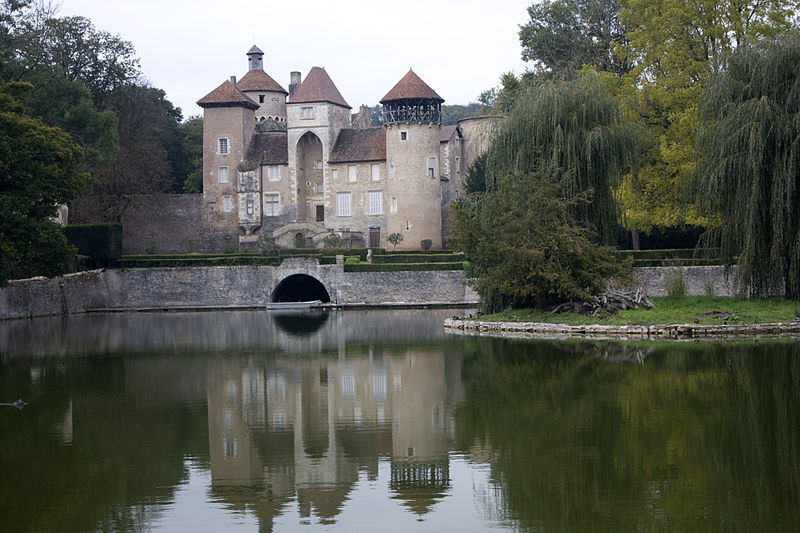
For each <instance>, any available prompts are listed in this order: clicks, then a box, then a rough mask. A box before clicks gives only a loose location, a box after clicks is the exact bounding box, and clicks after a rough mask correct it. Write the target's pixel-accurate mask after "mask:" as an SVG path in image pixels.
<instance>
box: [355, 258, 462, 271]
mask: <svg viewBox="0 0 800 533" xmlns="http://www.w3.org/2000/svg"><path fill="white" fill-rule="evenodd" d="M426 270H464V262H463V261H458V262H452V263H348V262H345V264H344V271H345V272H407V271H426Z"/></svg>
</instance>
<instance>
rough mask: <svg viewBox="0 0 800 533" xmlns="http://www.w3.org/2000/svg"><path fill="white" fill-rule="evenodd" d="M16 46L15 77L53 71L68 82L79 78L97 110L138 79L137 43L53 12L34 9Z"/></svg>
mask: <svg viewBox="0 0 800 533" xmlns="http://www.w3.org/2000/svg"><path fill="white" fill-rule="evenodd" d="M12 45H13V48H14V56H15V62H14V65H13V69H12V72H14V74H15V75H16V76H15V77H16V78H17V79H27V77H26V75H27V73H29V72H32V71H41V70H50V71H53V72H56V73H58V74H59V75H60V76H63V77H64V78H65V79H67V80H69V81H77V80H80V81H81V82H83V84H84V85H85V86H86V88H87V89H89V92H90V93H91V94H92V98H93V100H94V103H95V104H96V105H97V106H98V107H103V105H104V104H105V100H106V98H107V97H108V96H109V95H110V94H111V93H113V92H114V90H116V89H117V88H118V87H120V86H122V85H125V84H128V83H131V82H132V81H133V80H135V79H136V78H137V77H138V76H139V75H140V70H139V60H138V59H136V58H135V57H134V54H135V50H134V47H133V44H132V43H130V42H129V41H125V40H123V39H121V38H120V37H119V36H116V35H111V34H110V33H108V32H105V31H101V30H98V29H96V28H95V27H94V25H93V24H92V21H91V20H89V19H87V18H84V17H61V18H58V17H55V16H53V13H52V12H46V11H45V12H42V11H41V10H39V11H34V13H32V14H31V16H27V17H25V18H24V20H23V22H22V23H21V24H19V25H18V27H17V29H16V31H15V33H14V36H13V39H12Z"/></svg>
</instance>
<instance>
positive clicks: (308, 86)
mask: <svg viewBox="0 0 800 533" xmlns="http://www.w3.org/2000/svg"><path fill="white" fill-rule="evenodd" d="M313 102H330V103H331V104H336V105H340V106H342V107H346V108H348V109H351V108H350V106H349V105H348V104H347V102H345V100H344V97H342V94H341V93H340V92H339V89H337V88H336V85H334V84H333V80H331V78H330V76H328V73H327V72H325V69H323V68H319V67H313V68H312V69H311V71H310V72H309V73H308V76H306V79H305V80H303V83H301V84H300V87H298V88H297V91H295V93H294V95H293V96H292V98H291V99H290V100H289V103H290V104H310V103H313Z"/></svg>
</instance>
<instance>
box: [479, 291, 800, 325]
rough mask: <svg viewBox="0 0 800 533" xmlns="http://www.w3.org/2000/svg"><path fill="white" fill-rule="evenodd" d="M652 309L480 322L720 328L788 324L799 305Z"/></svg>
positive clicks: (691, 304) (659, 301)
mask: <svg viewBox="0 0 800 533" xmlns="http://www.w3.org/2000/svg"><path fill="white" fill-rule="evenodd" d="M652 300H653V304H654V307H653V308H652V309H643V308H639V309H627V310H624V311H620V312H619V313H617V314H614V315H609V314H608V313H598V314H597V315H595V316H588V315H582V314H578V313H558V314H550V313H545V312H542V311H538V310H536V309H508V310H505V311H503V312H501V313H496V314H493V315H485V316H482V317H481V318H480V319H481V320H484V321H498V322H544V323H550V324H569V325H573V326H577V325H582V324H609V325H644V326H653V325H661V324H695V323H696V324H701V325H722V324H725V323H726V322H727V323H728V324H752V323H754V322H755V321H756V319H758V322H760V323H777V322H792V321H793V320H794V317H796V316H798V315H800V302H795V301H784V300H748V299H744V298H726V297H721V296H683V297H663V298H652Z"/></svg>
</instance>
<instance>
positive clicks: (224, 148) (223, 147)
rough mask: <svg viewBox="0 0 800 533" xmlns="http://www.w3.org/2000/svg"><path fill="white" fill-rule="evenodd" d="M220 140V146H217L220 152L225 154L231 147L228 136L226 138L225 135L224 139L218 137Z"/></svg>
mask: <svg viewBox="0 0 800 533" xmlns="http://www.w3.org/2000/svg"><path fill="white" fill-rule="evenodd" d="M218 141H219V142H218V143H217V144H218V146H217V148H218V150H217V151H218V152H219V153H220V154H223V155H225V154H227V153H228V150H229V148H230V147H229V146H228V139H227V138H225V137H223V138H222V139H218Z"/></svg>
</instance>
